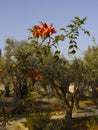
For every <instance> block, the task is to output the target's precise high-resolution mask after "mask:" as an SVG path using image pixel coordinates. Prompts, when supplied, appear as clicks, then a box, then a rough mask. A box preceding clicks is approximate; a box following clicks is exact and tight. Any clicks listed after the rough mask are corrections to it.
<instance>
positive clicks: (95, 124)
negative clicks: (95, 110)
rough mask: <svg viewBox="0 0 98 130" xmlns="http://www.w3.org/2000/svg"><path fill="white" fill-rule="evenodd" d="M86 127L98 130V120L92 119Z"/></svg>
mask: <svg viewBox="0 0 98 130" xmlns="http://www.w3.org/2000/svg"><path fill="white" fill-rule="evenodd" d="M86 126H87V128H88V129H89V130H97V129H98V118H97V117H92V118H91V119H90V120H88V121H87V123H86Z"/></svg>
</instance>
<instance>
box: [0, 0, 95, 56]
mask: <svg viewBox="0 0 98 130" xmlns="http://www.w3.org/2000/svg"><path fill="white" fill-rule="evenodd" d="M97 13H98V0H0V48H4V46H5V40H6V39H7V38H12V39H16V40H19V41H21V40H23V39H27V38H28V37H29V36H30V33H29V31H28V28H31V27H32V26H33V25H35V24H39V22H40V21H42V22H46V23H48V24H51V23H53V24H54V27H55V28H56V30H58V29H59V28H61V27H64V26H66V25H67V24H69V23H70V21H71V20H72V19H74V17H75V16H79V17H80V18H83V17H85V16H87V21H86V23H85V26H84V27H85V28H86V29H87V30H89V31H90V33H91V37H87V36H85V35H82V34H81V35H80V38H79V40H78V46H79V48H80V50H81V52H83V51H84V50H86V49H87V47H88V45H92V44H93V43H92V37H93V36H94V37H95V38H96V41H97V40H98V37H97V36H98V14H97ZM67 46H68V43H67V42H64V43H60V46H59V49H60V50H61V51H62V53H63V54H64V55H66V52H67ZM81 52H80V53H81ZM80 53H78V55H79V54H80Z"/></svg>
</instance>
